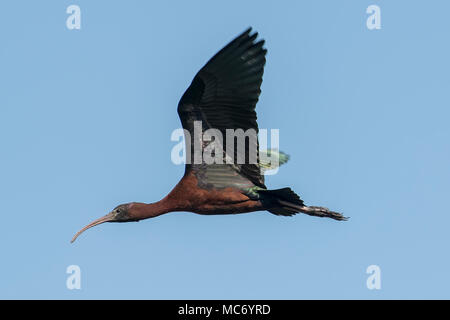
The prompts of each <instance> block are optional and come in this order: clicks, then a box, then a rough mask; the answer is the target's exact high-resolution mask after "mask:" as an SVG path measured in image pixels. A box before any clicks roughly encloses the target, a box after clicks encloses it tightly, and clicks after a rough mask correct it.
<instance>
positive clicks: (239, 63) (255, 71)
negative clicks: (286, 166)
mask: <svg viewBox="0 0 450 320" xmlns="http://www.w3.org/2000/svg"><path fill="white" fill-rule="evenodd" d="M257 35H258V34H257V33H254V34H251V28H249V29H248V30H246V31H245V32H243V33H242V34H241V35H239V36H238V37H237V38H235V39H234V40H233V41H231V42H230V43H229V44H228V45H227V46H225V47H224V48H223V49H222V50H220V51H219V52H218V53H217V54H216V55H215V56H214V57H213V58H211V60H209V61H208V63H207V64H206V65H205V66H204V67H203V68H202V69H201V70H200V71H199V72H198V73H197V75H196V76H195V78H194V80H193V81H192V83H191V85H190V86H189V88H188V89H187V90H186V92H185V93H184V95H183V97H182V98H181V100H180V102H179V104H178V115H179V116H180V119H181V123H182V125H183V128H184V129H185V130H188V131H189V133H190V135H191V141H188V140H186V148H189V150H191V153H190V154H191V157H193V155H194V144H196V143H198V145H201V148H205V147H206V146H207V144H205V143H200V142H199V141H198V138H199V137H196V136H195V134H194V133H195V132H194V122H196V121H201V130H202V132H204V131H205V130H207V129H217V130H219V131H220V132H221V133H222V136H223V146H224V147H223V148H224V150H225V149H226V147H225V146H226V143H227V142H226V129H233V130H236V129H242V130H243V131H247V130H248V129H253V130H254V131H255V132H256V134H257V133H258V123H257V121H256V112H255V106H256V103H257V102H258V98H259V94H260V92H261V90H260V86H261V83H262V76H263V72H264V65H265V62H266V58H265V55H266V52H267V50H266V49H264V48H263V45H264V40H260V41H255V40H256V37H257ZM200 138H201V137H200ZM196 139H197V141H196ZM233 143H234V141H233ZM252 148H253V149H252ZM234 150H235V152H234V154H226V156H228V157H231V159H233V164H229V165H226V164H221V165H218V164H210V165H206V164H205V163H204V161H203V162H202V163H201V164H193V163H194V159H191V161H190V163H191V164H187V165H186V171H189V170H195V171H196V173H199V174H201V175H202V178H203V179H205V180H206V181H204V182H205V183H212V184H213V185H223V186H226V184H227V181H229V182H232V181H233V180H234V181H233V182H236V183H238V184H239V183H241V184H245V181H244V180H247V181H249V182H251V183H252V184H253V185H255V186H259V187H263V188H265V186H264V176H263V175H261V170H260V167H259V155H258V140H257V135H256V139H248V141H246V143H245V151H244V152H245V155H242V154H240V155H239V150H238V148H236V147H235V148H234ZM249 150H256V157H257V159H256V162H253V163H248V162H249V161H248V160H249V157H250V154H249ZM238 156H239V157H243V156H245V158H243V159H245V163H243V164H238V161H237V159H238ZM241 159H242V158H241ZM243 178H244V179H243ZM239 181H240V182H239ZM214 182H217V183H214Z"/></svg>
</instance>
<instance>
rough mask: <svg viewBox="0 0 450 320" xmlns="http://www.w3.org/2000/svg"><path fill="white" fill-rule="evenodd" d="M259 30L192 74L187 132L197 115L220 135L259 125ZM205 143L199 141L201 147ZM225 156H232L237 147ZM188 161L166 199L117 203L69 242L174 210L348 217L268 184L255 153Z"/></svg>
mask: <svg viewBox="0 0 450 320" xmlns="http://www.w3.org/2000/svg"><path fill="white" fill-rule="evenodd" d="M257 35H258V34H257V33H253V34H252V33H251V28H249V29H248V30H246V31H245V32H243V33H242V34H241V35H239V36H238V37H237V38H235V39H234V40H232V41H231V42H230V43H229V44H228V45H227V46H225V47H224V48H223V49H222V50H220V51H219V52H218V53H217V54H216V55H215V56H214V57H213V58H212V59H211V60H209V61H208V62H207V63H206V65H205V66H204V67H203V68H202V69H201V70H200V71H199V72H198V73H197V75H196V76H195V77H194V79H193V81H192V83H191V85H190V86H189V88H188V89H187V90H186V92H185V93H184V94H183V96H182V98H181V100H180V102H179V104H178V115H179V117H180V119H181V123H182V126H183V128H184V129H185V130H187V132H189V133H190V134H191V135H194V129H195V128H194V123H195V122H198V121H201V130H202V132H205V131H206V130H207V129H212V128H214V129H217V130H219V131H220V132H222V133H223V135H224V136H225V135H226V133H225V131H226V130H227V129H234V130H237V129H242V130H248V129H254V130H255V131H256V132H257V131H258V124H257V122H256V112H255V106H256V103H257V101H258V97H259V94H260V92H261V91H260V86H261V82H262V76H263V72H264V65H265V62H266V58H265V55H266V52H267V50H266V49H264V48H263V45H264V40H260V41H256V37H257ZM185 132H186V131H185ZM253 141H254V140H253ZM197 142H198V141H197ZM197 142H196V141H195V137H194V139H192V140H189V139H186V148H193V147H195V146H194V145H195V143H197ZM253 144H254V145H251V141H250V140H249V142H248V143H247V144H246V145H245V148H244V149H245V150H244V151H245V153H246V156H247V158H248V154H247V153H249V150H250V148H252V147H254V148H256V149H258V141H257V139H256V142H255V141H254V142H253ZM206 146H207V144H205V143H201V148H203V149H204V148H206ZM190 150H191V149H190ZM227 151H228V150H227ZM225 153H226V151H225ZM226 156H229V157H231V158H232V159H234V160H235V159H236V156H237V152H233V155H230V154H228V155H226ZM247 158H246V159H247ZM241 162H242V161H241ZM186 163H187V164H186V167H185V173H184V176H183V178H182V179H181V180H180V182H179V183H178V184H177V185H176V186H175V188H174V189H173V190H172V191H171V192H170V193H169V194H168V195H167V196H166V197H165V198H164V199H162V200H160V201H158V202H155V203H150V204H146V203H137V202H131V203H127V204H122V205H119V206H117V207H116V208H115V209H114V210H112V211H111V212H110V213H109V214H107V215H106V216H104V217H102V218H100V219H97V220H95V221H93V222H92V223H90V224H88V225H87V226H86V227H84V228H83V229H81V230H80V231H79V232H78V233H77V234H76V235H75V236H74V237H73V239H72V242H73V241H75V239H76V238H77V237H78V236H79V235H80V234H81V233H82V232H83V231H85V230H86V229H88V228H91V227H93V226H96V225H99V224H101V223H104V222H128V221H139V220H143V219H148V218H153V217H157V216H159V215H162V214H165V213H168V212H172V211H188V212H194V213H198V214H204V215H215V214H236V213H246V212H252V211H261V210H267V211H269V212H270V213H272V214H275V215H280V216H291V215H294V214H296V213H299V212H302V213H305V214H308V215H311V216H317V217H328V218H332V219H335V220H346V218H345V217H344V216H343V215H342V214H340V213H337V212H333V211H330V210H329V209H327V208H323V207H313V206H306V205H305V204H304V203H303V201H302V200H301V199H300V197H299V196H298V195H297V194H295V193H294V191H292V190H291V189H290V188H283V189H277V190H268V189H267V188H266V185H265V183H264V174H263V173H262V170H261V169H262V166H263V164H262V162H261V161H259V158H258V159H257V161H256V162H253V163H250V162H249V161H247V162H246V161H244V163H240V164H239V162H236V161H232V162H231V163H212V164H207V163H206V162H205V161H204V160H202V161H200V163H198V162H197V163H196V162H195V161H194V162H192V161H191V162H190V161H187V162H186Z"/></svg>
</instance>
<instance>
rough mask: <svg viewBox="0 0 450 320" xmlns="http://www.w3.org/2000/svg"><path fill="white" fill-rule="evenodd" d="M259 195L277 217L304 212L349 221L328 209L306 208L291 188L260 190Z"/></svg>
mask: <svg viewBox="0 0 450 320" xmlns="http://www.w3.org/2000/svg"><path fill="white" fill-rule="evenodd" d="M258 193H259V194H261V196H262V202H263V203H264V204H265V205H266V206H267V208H268V209H267V210H268V211H269V212H270V213H273V214H275V215H280V216H292V215H294V214H297V213H299V212H302V213H305V214H308V215H310V216H316V217H321V218H331V219H334V220H340V221H342V220H347V218H346V217H344V216H343V215H342V214H340V213H338V212H334V211H331V210H329V209H327V208H324V207H312V206H311V207H310V206H305V204H304V203H303V200H302V199H300V197H299V196H298V195H297V194H296V193H295V192H294V191H292V190H291V188H283V189H277V190H258Z"/></svg>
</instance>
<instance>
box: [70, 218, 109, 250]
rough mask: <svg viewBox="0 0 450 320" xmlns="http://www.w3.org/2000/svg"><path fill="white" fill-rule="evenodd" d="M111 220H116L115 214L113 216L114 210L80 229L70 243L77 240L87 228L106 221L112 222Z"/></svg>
mask: <svg viewBox="0 0 450 320" xmlns="http://www.w3.org/2000/svg"><path fill="white" fill-rule="evenodd" d="M110 221H114V216H113V214H112V212H110V213H108V214H107V215H106V216H103V217H101V218H99V219H97V220H94V221H92V222H91V223H89V224H88V225H87V226H86V227H84V228H83V229H81V230H80V231H78V232H77V234H76V235H74V236H73V238H72V240H70V243H73V242H74V241H75V240H77V238H78V236H79V235H80V234H82V233H83V232H84V231H86V230H87V229H89V228H92V227H95V226H98V225H99V224H102V223H105V222H110Z"/></svg>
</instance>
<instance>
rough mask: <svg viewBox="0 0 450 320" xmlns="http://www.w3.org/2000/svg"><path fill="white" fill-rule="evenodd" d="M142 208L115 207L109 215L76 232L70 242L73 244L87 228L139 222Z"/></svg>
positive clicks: (130, 205)
mask: <svg viewBox="0 0 450 320" xmlns="http://www.w3.org/2000/svg"><path fill="white" fill-rule="evenodd" d="M143 206H144V204H143V203H136V202H132V203H125V204H121V205H119V206H117V207H115V208H114V209H113V210H112V211H111V212H110V213H108V214H107V215H106V216H103V217H101V218H99V219H97V220H94V221H92V222H91V223H89V224H88V225H87V226H85V227H84V228H83V229H81V230H80V231H78V232H77V233H76V234H75V236H74V237H73V238H72V240H71V241H70V242H71V243H72V242H74V241H75V240H76V239H77V238H78V236H79V235H80V234H82V233H83V232H84V231H86V230H87V229H89V228H92V227H95V226H98V225H99V224H102V223H105V222H129V221H139V211H140V209H141V208H142V207H143Z"/></svg>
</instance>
